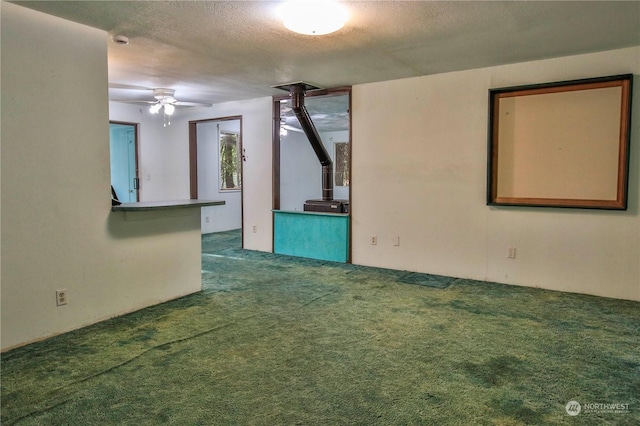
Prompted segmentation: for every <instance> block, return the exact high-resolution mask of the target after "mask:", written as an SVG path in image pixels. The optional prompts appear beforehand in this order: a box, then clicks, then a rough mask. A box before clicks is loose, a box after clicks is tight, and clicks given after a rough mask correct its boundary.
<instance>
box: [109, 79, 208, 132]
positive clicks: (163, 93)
mask: <svg viewBox="0 0 640 426" xmlns="http://www.w3.org/2000/svg"><path fill="white" fill-rule="evenodd" d="M152 90H153V98H154V100H144V99H111V101H112V102H124V103H134V104H145V105H150V106H149V111H150V112H151V113H152V114H158V113H159V112H160V110H162V112H163V113H164V115H165V117H166V116H167V115H172V114H173V113H174V112H175V110H176V107H177V106H184V107H192V106H203V107H210V106H211V104H208V103H202V102H183V101H179V100H177V99H176V98H175V94H176V91H175V90H174V89H166V88H158V89H152ZM169 124H171V123H169ZM165 126H166V124H165Z"/></svg>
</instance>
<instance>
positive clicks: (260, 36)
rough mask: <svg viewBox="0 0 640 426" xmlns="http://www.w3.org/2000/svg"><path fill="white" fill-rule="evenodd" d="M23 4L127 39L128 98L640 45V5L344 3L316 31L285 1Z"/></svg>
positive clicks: (262, 92)
mask: <svg viewBox="0 0 640 426" xmlns="http://www.w3.org/2000/svg"><path fill="white" fill-rule="evenodd" d="M14 3H17V4H20V5H22V6H25V7H29V8H32V9H36V10H40V11H43V12H45V13H49V14H51V15H56V16H59V17H62V18H66V19H69V20H72V21H76V22H80V23H83V24H86V25H89V26H92V27H96V28H100V29H103V30H105V31H107V32H108V34H109V36H112V35H115V34H123V35H126V36H127V37H129V39H130V44H129V45H127V46H122V45H117V44H115V43H109V82H110V86H111V88H110V96H111V97H112V98H121V99H122V98H125V99H126V98H130V99H133V98H136V99H139V98H140V97H141V96H145V97H150V96H151V93H150V92H149V90H140V89H141V88H147V89H149V88H154V87H168V88H173V89H175V90H176V98H178V99H179V100H183V101H193V102H207V103H219V102H224V101H230V100H240V99H250V98H256V97H262V96H270V95H281V94H282V91H280V90H277V89H273V88H271V86H273V85H276V84H281V83H287V82H292V81H301V80H304V81H307V82H310V83H313V84H315V85H317V86H320V87H324V88H330V87H339V86H349V85H354V84H360V83H367V82H375V81H382V80H392V79H398V78H405V77H414V76H421V75H428V74H434V73H441V72H448V71H455V70H462V69H470V68H478V67H486V66H492V65H499V64H506V63H514V62H523V61H530V60H537V59H544V58H551V57H558V56H567V55H573V54H580V53H588V52H593V51H599V50H608V49H614V48H621V47H628V46H634V45H640V2H638V1H620V2H619V1H604V2H595V1H585V2H569V1H555V2H554V1H552V2H542V1H509V2H498V1H489V2H484V1H469V2H464V1H439V2H432V1H411V2H409V1H344V2H343V3H344V4H345V5H346V6H347V8H348V9H349V12H350V15H351V19H350V20H349V22H348V23H347V25H346V26H345V27H344V28H343V29H341V30H340V31H338V32H336V33H334V34H330V35H326V36H319V37H314V36H304V35H298V34H294V33H291V32H289V31H288V30H286V29H285V28H284V27H283V26H282V24H281V23H280V22H279V20H278V18H277V13H276V10H277V6H278V5H279V3H280V2H278V1H141V2H131V1H81V2H65V1H29V2H20V1H18V2H14Z"/></svg>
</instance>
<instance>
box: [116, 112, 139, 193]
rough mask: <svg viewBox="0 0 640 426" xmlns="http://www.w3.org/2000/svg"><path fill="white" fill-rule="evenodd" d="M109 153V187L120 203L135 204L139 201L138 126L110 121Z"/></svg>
mask: <svg viewBox="0 0 640 426" xmlns="http://www.w3.org/2000/svg"><path fill="white" fill-rule="evenodd" d="M109 152H110V158H111V159H110V164H111V187H112V188H113V190H114V191H115V193H116V196H117V197H118V200H119V201H120V202H122V203H135V202H137V201H138V200H139V199H140V179H139V178H138V125H137V124H136V123H124V122H116V121H110V122H109Z"/></svg>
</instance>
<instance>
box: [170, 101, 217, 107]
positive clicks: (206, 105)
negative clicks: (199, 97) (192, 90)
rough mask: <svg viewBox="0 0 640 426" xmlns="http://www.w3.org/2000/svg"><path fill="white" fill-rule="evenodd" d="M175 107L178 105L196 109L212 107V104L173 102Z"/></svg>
mask: <svg viewBox="0 0 640 426" xmlns="http://www.w3.org/2000/svg"><path fill="white" fill-rule="evenodd" d="M173 105H176V106H190V107H195V106H202V107H210V106H211V105H212V104H206V103H202V102H182V101H177V102H173Z"/></svg>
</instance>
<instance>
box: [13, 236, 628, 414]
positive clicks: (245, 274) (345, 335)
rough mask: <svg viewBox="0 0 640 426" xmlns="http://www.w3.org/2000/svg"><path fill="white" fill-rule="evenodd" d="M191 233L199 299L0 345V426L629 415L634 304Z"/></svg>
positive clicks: (181, 300) (190, 297)
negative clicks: (198, 248)
mask: <svg viewBox="0 0 640 426" xmlns="http://www.w3.org/2000/svg"><path fill="white" fill-rule="evenodd" d="M202 241H203V257H202V271H203V272H202V278H203V291H202V292H200V293H198V294H194V295H191V296H188V297H184V298H181V299H178V300H175V301H172V302H169V303H165V304H162V305H158V306H154V307H151V308H148V309H144V310H141V311H139V312H135V313H133V314H130V315H126V316H122V317H119V318H114V319H112V320H109V321H104V322H101V323H99V324H95V325H93V326H90V327H86V328H84V329H81V330H77V331H74V332H71V333H67V334H64V335H61V336H58V337H55V338H52V339H48V340H46V341H43V342H40V343H36V344H32V345H29V346H26V347H23V348H18V349H15V350H12V351H9V352H7V353H5V354H2V371H1V373H2V384H1V386H2V389H1V391H2V411H1V422H2V424H3V425H14V424H18V425H83V426H84V425H164V424H174V425H296V424H300V425H343V424H357V425H525V424H534V425H556V424H557V425H596V424H597V425H602V424H604V425H636V424H640V400H639V396H640V338H639V337H638V336H639V335H640V314H639V309H638V308H639V307H640V304H639V303H636V302H629V301H621V300H612V299H605V298H597V297H590V296H584V295H575V294H563V293H558V292H551V291H543V290H539V289H533V288H525V287H510V286H503V285H499V284H494V283H485V282H476V281H471V280H463V279H453V278H448V277H439V276H431V275H427V274H415V273H409V272H406V271H391V270H385V269H379V268H366V267H359V266H353V265H343V264H335V263H331V262H321V261H314V260H308V259H299V258H294V257H287V256H277V255H273V254H269V253H260V252H253V251H244V250H241V249H240V248H239V247H240V234H239V232H225V233H220V234H211V235H205V236H203V239H202ZM603 285H605V284H603ZM570 400H577V401H579V402H581V403H583V404H584V403H623V404H629V412H628V413H625V414H611V413H582V414H580V415H578V416H577V417H570V416H568V415H567V414H566V412H565V404H566V403H567V402H568V401H570Z"/></svg>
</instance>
